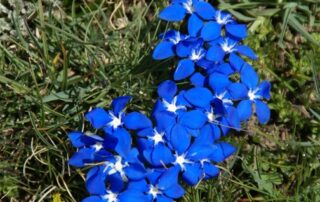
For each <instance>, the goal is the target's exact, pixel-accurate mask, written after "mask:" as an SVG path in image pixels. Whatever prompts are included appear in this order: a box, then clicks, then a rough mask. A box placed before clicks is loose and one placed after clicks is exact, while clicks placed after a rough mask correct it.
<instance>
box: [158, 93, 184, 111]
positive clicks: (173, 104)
mask: <svg viewBox="0 0 320 202" xmlns="http://www.w3.org/2000/svg"><path fill="white" fill-rule="evenodd" d="M162 102H163V104H164V107H165V108H166V110H167V111H169V112H173V113H176V111H177V110H179V109H186V107H185V106H183V105H177V96H175V97H174V98H173V100H172V102H171V103H169V102H167V101H166V100H163V101H162Z"/></svg>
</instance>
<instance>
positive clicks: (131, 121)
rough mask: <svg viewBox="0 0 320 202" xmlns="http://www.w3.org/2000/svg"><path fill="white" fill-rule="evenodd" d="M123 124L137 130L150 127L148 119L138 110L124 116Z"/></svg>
mask: <svg viewBox="0 0 320 202" xmlns="http://www.w3.org/2000/svg"><path fill="white" fill-rule="evenodd" d="M123 122H124V125H125V126H126V127H127V128H128V129H130V130H139V129H145V128H149V127H152V123H151V121H150V119H149V118H148V117H147V116H146V115H144V114H142V113H140V112H131V113H129V114H127V115H126V116H125V117H124V120H123Z"/></svg>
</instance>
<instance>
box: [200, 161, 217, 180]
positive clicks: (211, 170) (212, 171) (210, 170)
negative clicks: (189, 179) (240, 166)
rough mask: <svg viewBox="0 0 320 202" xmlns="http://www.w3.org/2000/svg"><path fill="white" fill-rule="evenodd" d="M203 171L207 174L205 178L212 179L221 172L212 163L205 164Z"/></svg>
mask: <svg viewBox="0 0 320 202" xmlns="http://www.w3.org/2000/svg"><path fill="white" fill-rule="evenodd" d="M203 171H204V173H205V178H206V179H210V178H213V177H216V176H218V175H219V173H220V170H219V168H217V167H216V166H214V165H212V164H211V163H204V165H203Z"/></svg>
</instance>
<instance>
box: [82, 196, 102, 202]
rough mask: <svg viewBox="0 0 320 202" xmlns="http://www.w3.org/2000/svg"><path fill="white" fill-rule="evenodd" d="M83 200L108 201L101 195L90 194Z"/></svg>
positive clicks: (84, 201) (90, 201)
mask: <svg viewBox="0 0 320 202" xmlns="http://www.w3.org/2000/svg"><path fill="white" fill-rule="evenodd" d="M82 202H108V201H107V200H105V199H102V198H101V197H100V196H89V197H87V198H85V199H83V200H82Z"/></svg>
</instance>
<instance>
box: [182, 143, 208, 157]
mask: <svg viewBox="0 0 320 202" xmlns="http://www.w3.org/2000/svg"><path fill="white" fill-rule="evenodd" d="M210 144H212V143H211V142H207V143H205V144H192V145H191V146H190V148H189V149H188V155H187V157H188V159H191V160H193V161H201V160H203V159H207V158H208V157H209V156H210V155H211V154H212V153H213V152H214V149H213V147H212V145H210Z"/></svg>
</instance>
